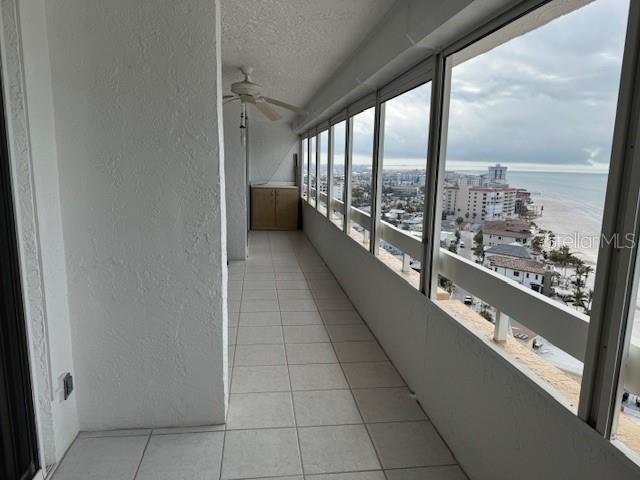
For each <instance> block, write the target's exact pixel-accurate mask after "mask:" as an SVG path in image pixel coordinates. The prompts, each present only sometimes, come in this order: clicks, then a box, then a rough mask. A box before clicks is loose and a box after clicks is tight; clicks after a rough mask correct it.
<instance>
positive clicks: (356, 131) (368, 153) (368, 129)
mask: <svg viewBox="0 0 640 480" xmlns="http://www.w3.org/2000/svg"><path fill="white" fill-rule="evenodd" d="M374 122H375V108H374V107H371V108H369V109H367V110H365V111H363V112H361V113H358V114H357V115H354V116H353V129H352V154H351V205H350V210H349V227H348V232H349V235H350V236H351V238H353V239H354V240H356V241H357V242H358V243H360V244H361V245H362V246H363V247H364V248H366V249H369V245H370V239H371V206H372V204H373V193H372V192H373V181H372V177H373V129H374Z"/></svg>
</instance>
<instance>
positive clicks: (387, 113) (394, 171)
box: [377, 82, 431, 288]
mask: <svg viewBox="0 0 640 480" xmlns="http://www.w3.org/2000/svg"><path fill="white" fill-rule="evenodd" d="M430 103H431V82H429V83H425V84H424V85H420V86H419V87H416V88H414V89H413V90H409V91H408V92H405V93H403V94H401V95H398V96H397V97H394V98H392V99H391V100H387V101H386V102H385V103H384V104H383V105H382V108H383V110H382V111H383V112H384V114H383V118H384V125H383V127H382V132H383V143H382V146H383V148H382V157H381V159H380V162H381V163H380V171H381V174H382V181H381V189H380V193H379V198H380V209H379V211H380V226H379V235H378V237H379V239H380V240H379V245H378V253H377V255H378V257H379V258H380V260H382V261H383V262H384V263H386V264H387V265H388V266H389V267H391V268H392V269H393V270H395V271H396V272H398V273H399V274H400V275H402V277H404V278H405V279H406V280H407V281H408V282H409V283H410V284H411V285H413V286H414V287H416V288H419V287H420V273H419V272H420V268H421V265H420V262H421V259H422V226H423V212H424V194H425V185H426V178H427V175H426V173H427V172H426V168H427V143H428V137H429V113H430Z"/></svg>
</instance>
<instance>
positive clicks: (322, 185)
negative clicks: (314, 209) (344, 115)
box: [318, 130, 329, 215]
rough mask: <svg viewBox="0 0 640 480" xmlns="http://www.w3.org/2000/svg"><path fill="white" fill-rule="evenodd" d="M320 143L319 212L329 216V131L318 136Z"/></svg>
mask: <svg viewBox="0 0 640 480" xmlns="http://www.w3.org/2000/svg"><path fill="white" fill-rule="evenodd" d="M318 138H319V142H320V149H319V157H318V211H319V212H321V213H323V214H325V215H326V214H327V195H328V190H329V131H328V130H325V131H324V132H321V133H320V135H319V136H318Z"/></svg>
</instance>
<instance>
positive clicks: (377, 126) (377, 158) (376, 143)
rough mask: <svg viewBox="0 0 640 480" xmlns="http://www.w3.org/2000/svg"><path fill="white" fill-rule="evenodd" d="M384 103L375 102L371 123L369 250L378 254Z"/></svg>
mask: <svg viewBox="0 0 640 480" xmlns="http://www.w3.org/2000/svg"><path fill="white" fill-rule="evenodd" d="M384 111H385V104H384V103H381V102H380V101H377V102H376V110H375V115H374V123H373V165H372V169H371V189H372V192H371V193H372V201H371V211H370V212H369V213H370V215H371V219H370V222H371V226H370V228H371V234H370V235H369V242H370V244H369V251H370V252H371V253H373V254H374V255H376V256H377V255H378V244H379V243H380V212H381V210H382V209H381V208H380V202H381V201H382V153H381V152H382V150H383V142H384V139H383V137H384V135H383V134H382V125H383V124H384Z"/></svg>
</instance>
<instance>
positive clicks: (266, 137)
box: [249, 110, 298, 183]
mask: <svg viewBox="0 0 640 480" xmlns="http://www.w3.org/2000/svg"><path fill="white" fill-rule="evenodd" d="M249 113H250V115H251V116H250V119H249V129H250V134H249V138H250V149H249V157H250V161H251V166H250V171H249V175H250V177H249V180H250V182H251V183H265V182H268V181H272V182H293V181H294V180H295V176H294V168H293V154H294V153H296V152H297V149H298V144H297V142H298V137H297V135H296V134H295V133H294V132H293V130H291V127H290V126H289V124H288V123H284V122H270V121H268V120H263V119H261V118H259V115H261V114H260V113H258V112H256V111H255V110H249Z"/></svg>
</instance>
